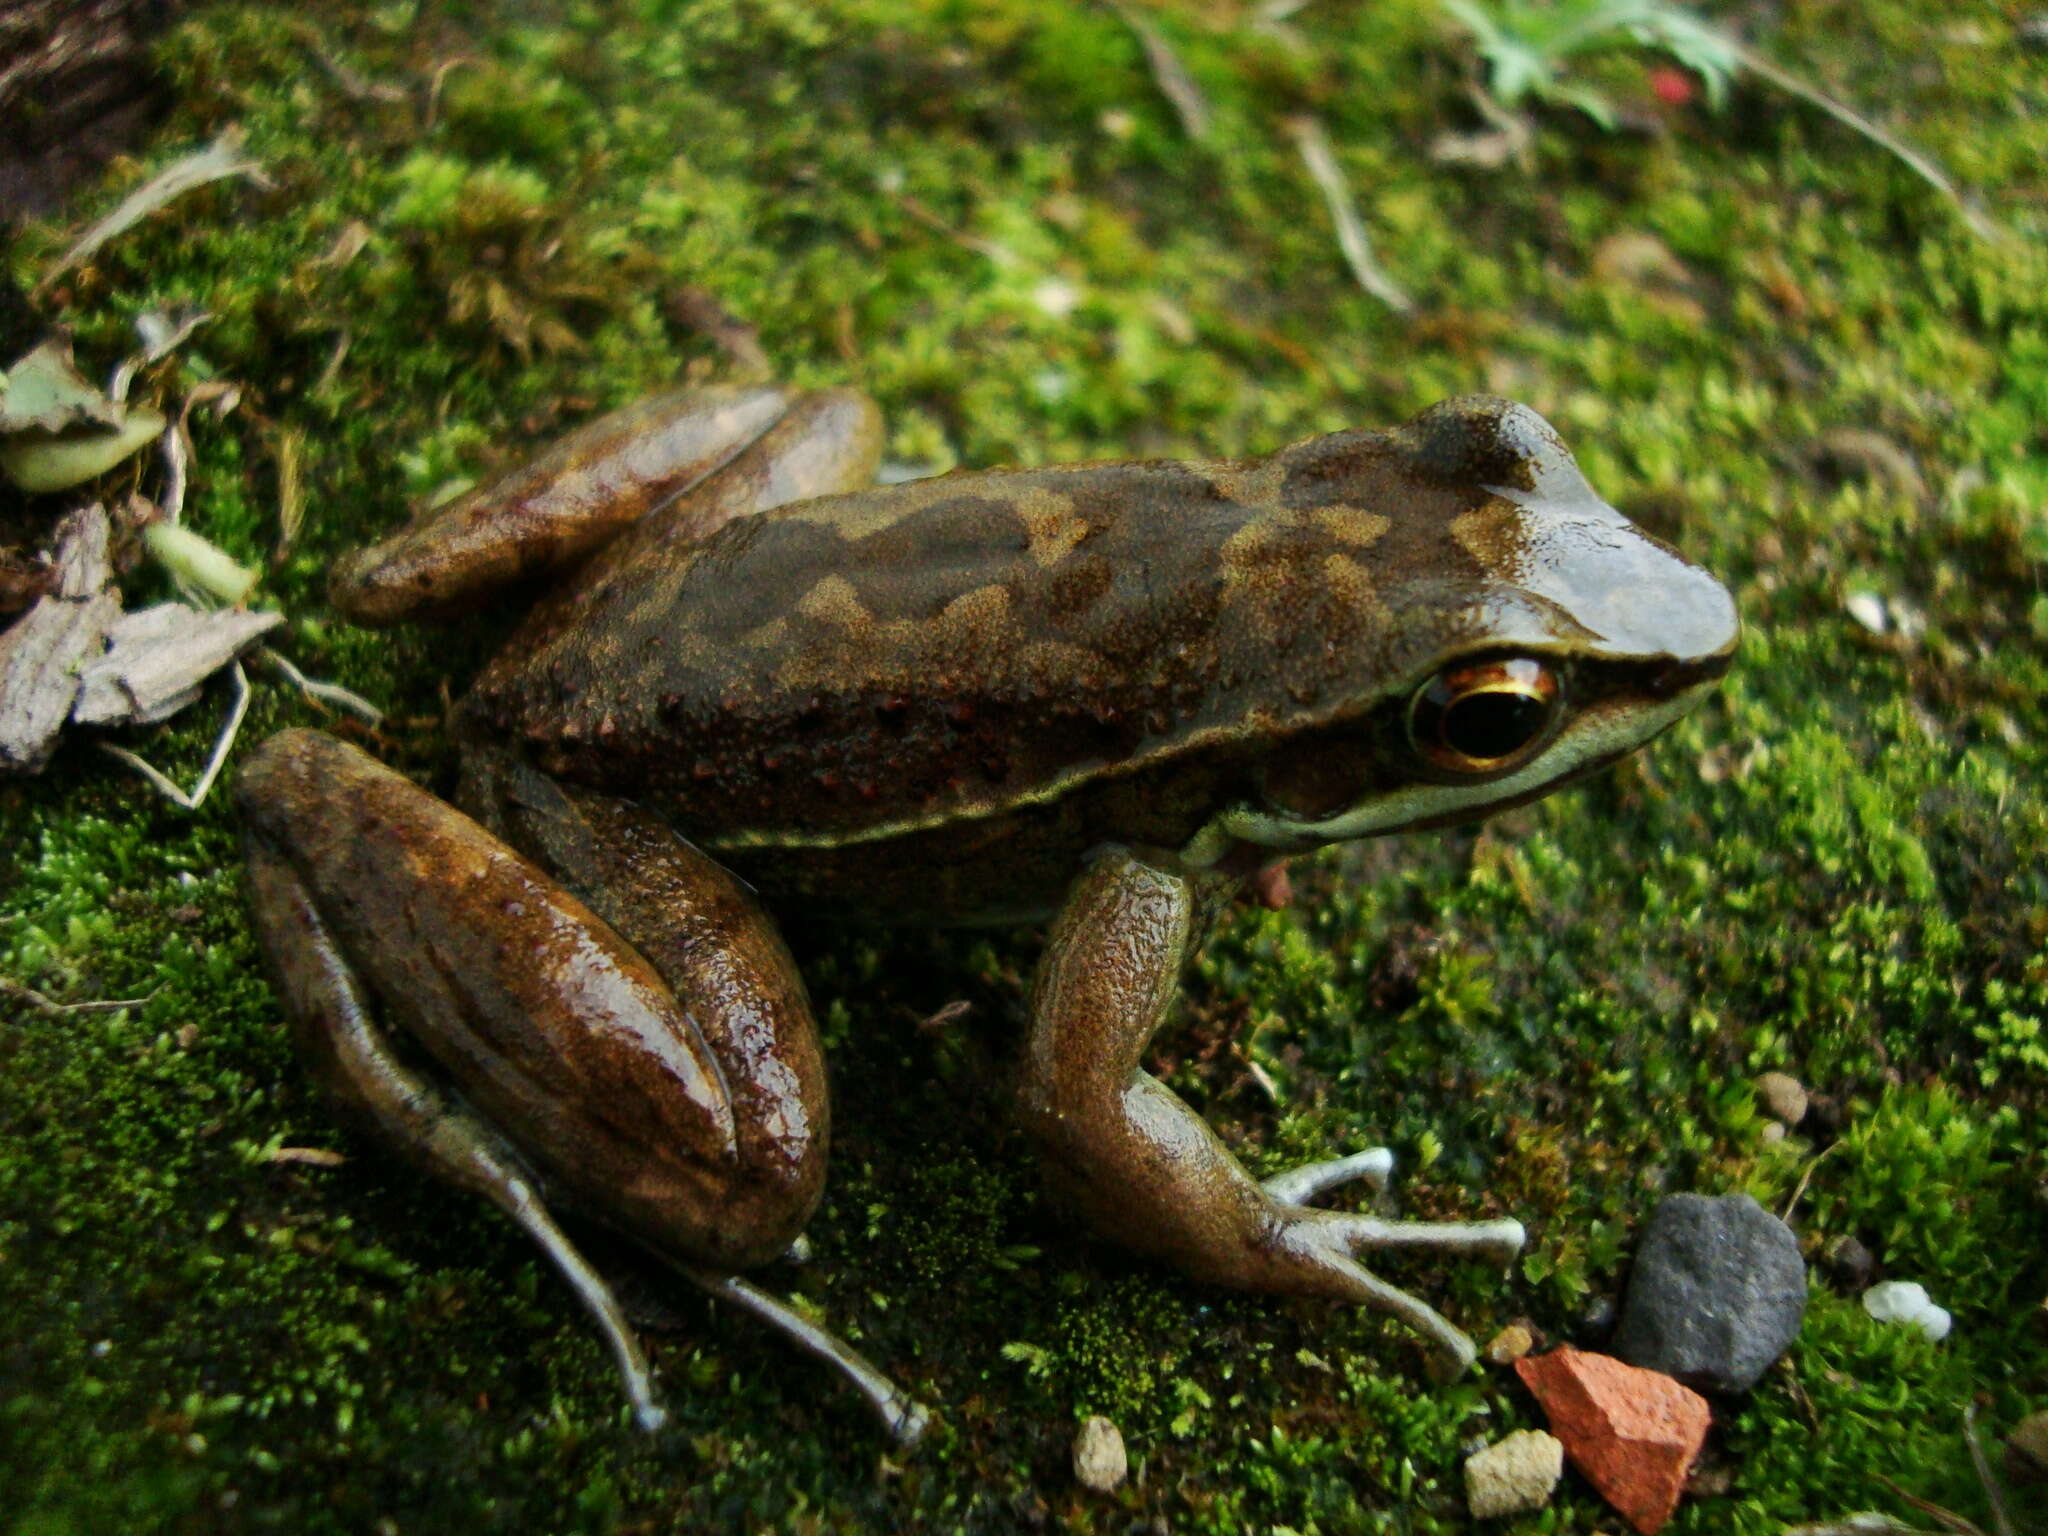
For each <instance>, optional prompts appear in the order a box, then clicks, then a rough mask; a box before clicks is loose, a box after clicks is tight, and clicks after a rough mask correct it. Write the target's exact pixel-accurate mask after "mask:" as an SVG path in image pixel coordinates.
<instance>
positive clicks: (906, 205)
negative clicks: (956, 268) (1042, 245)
mask: <svg viewBox="0 0 2048 1536" xmlns="http://www.w3.org/2000/svg"><path fill="white" fill-rule="evenodd" d="M896 206H897V207H899V208H901V209H902V210H903V211H904V212H905V213H907V214H909V215H910V216H911V217H912V218H913V219H915V220H917V222H918V223H920V224H922V225H924V226H925V228H927V229H934V230H937V231H938V232H939V233H940V234H942V235H944V236H945V237H946V238H947V239H948V240H951V241H953V242H954V243H955V244H958V245H961V246H964V247H966V248H967V249H968V250H970V251H973V252H974V253H975V254H976V255H978V256H986V257H987V258H988V259H989V260H990V261H992V262H994V263H995V264H996V265H997V266H999V267H1004V268H1010V267H1015V266H1016V265H1017V264H1018V262H1017V253H1016V252H1015V251H1013V250H1011V249H1010V248H1009V247H1008V246H1007V245H1004V244H1002V243H1001V242H1000V241H996V240H984V239H982V238H981V236H979V235H970V234H968V233H967V232H966V231H965V230H961V229H955V228H954V227H953V226H952V225H950V224H948V223H947V222H946V221H945V220H944V219H942V218H940V217H939V216H938V215H937V214H936V213H933V212H932V211H931V209H929V208H927V207H925V205H924V204H923V203H920V202H919V201H918V200H917V199H916V198H914V197H912V196H911V195H910V194H909V193H908V192H898V193H897V194H896Z"/></svg>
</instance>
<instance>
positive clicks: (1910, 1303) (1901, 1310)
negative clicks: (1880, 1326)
mask: <svg viewBox="0 0 2048 1536" xmlns="http://www.w3.org/2000/svg"><path fill="white" fill-rule="evenodd" d="M1863 1310H1864V1311H1865V1312H1868V1313H1869V1314H1870V1315H1871V1316H1872V1317H1874V1318H1876V1319H1877V1320H1878V1321H1879V1322H1880V1323H1910V1324H1912V1325H1913V1326H1914V1327H1916V1328H1918V1329H1919V1330H1920V1331H1921V1332H1922V1333H1924V1334H1926V1335H1927V1337H1928V1338H1930V1339H1932V1340H1934V1341H1935V1343H1937V1344H1939V1343H1940V1342H1941V1341H1942V1340H1943V1339H1945V1338H1947V1337H1948V1333H1949V1329H1950V1328H1951V1327H1952V1326H1953V1325H1954V1323H1955V1319H1954V1318H1953V1317H1951V1316H1950V1315H1949V1312H1948V1309H1947V1308H1946V1307H1937V1306H1936V1305H1935V1304H1934V1302H1933V1299H1932V1298H1930V1297H1929V1296H1928V1294H1927V1287H1926V1286H1924V1285H1922V1284H1921V1283H1920V1282H1919V1281H1918V1280H1887V1281H1885V1282H1884V1283H1883V1284H1882V1285H1873V1286H1872V1287H1871V1288H1870V1289H1869V1290H1867V1291H1865V1292H1864V1293H1863Z"/></svg>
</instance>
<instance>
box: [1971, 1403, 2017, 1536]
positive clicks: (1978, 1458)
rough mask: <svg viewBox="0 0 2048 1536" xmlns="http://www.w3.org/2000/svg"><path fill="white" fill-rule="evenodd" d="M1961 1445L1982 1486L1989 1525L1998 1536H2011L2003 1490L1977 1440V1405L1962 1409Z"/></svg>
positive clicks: (2009, 1518)
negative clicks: (1989, 1510) (1988, 1513)
mask: <svg viewBox="0 0 2048 1536" xmlns="http://www.w3.org/2000/svg"><path fill="white" fill-rule="evenodd" d="M1963 1443H1964V1444H1966V1445H1967V1446H1969V1448H1970V1465H1971V1466H1973V1467H1975V1468H1976V1469H1977V1481H1978V1482H1980V1483H1982V1484H1983V1485H1984V1498H1985V1500H1986V1501H1987V1502H1988V1503H1989V1504H1990V1505H1991V1524H1992V1527H1993V1529H1995V1530H1996V1531H1997V1532H1998V1536H2012V1517H2011V1516H2010V1515H2008V1514H2007V1513H2006V1508H2005V1488H2004V1487H2003V1485H2001V1484H2000V1483H1999V1481H1998V1477H1997V1474H1995V1473H1994V1472H1993V1471H1992V1470H1991V1460H1990V1458H1989V1457H1987V1456H1986V1455H1985V1454H1984V1447H1983V1446H1982V1445H1981V1444H1980V1443H1979V1442H1978V1440H1977V1405H1976V1403H1975V1402H1970V1403H1967V1404H1965V1405H1964V1407H1963Z"/></svg>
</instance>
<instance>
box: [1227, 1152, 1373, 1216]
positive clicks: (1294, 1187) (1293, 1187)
mask: <svg viewBox="0 0 2048 1536" xmlns="http://www.w3.org/2000/svg"><path fill="white" fill-rule="evenodd" d="M1393 1172H1394V1154H1393V1153H1392V1152H1390V1151H1388V1150H1387V1149H1386V1148H1385V1147H1369V1148H1367V1149H1366V1150H1365V1151H1363V1152H1353V1153H1352V1154H1351V1155H1350V1156H1349V1157H1332V1158H1329V1159H1326V1160H1325V1161H1323V1162H1319V1163H1303V1164H1302V1165H1301V1166H1300V1167H1299V1168H1289V1169H1288V1170H1287V1171H1286V1172H1285V1173H1276V1174H1274V1175H1273V1176H1272V1177H1271V1178H1270V1179H1267V1180H1265V1181H1264V1182H1263V1183H1261V1184H1260V1186H1259V1187H1260V1188H1261V1189H1263V1190H1265V1192H1266V1194H1267V1195H1268V1196H1269V1197H1270V1198H1271V1199H1273V1200H1275V1201H1277V1202H1278V1203H1279V1204H1281V1205H1307V1204H1308V1203H1309V1201H1311V1200H1313V1199H1315V1198H1316V1197H1317V1196H1318V1195H1323V1194H1327V1193H1329V1192H1330V1191H1331V1190H1333V1189H1337V1188H1339V1187H1340V1186H1342V1185H1345V1184H1350V1183H1353V1182H1355V1181H1357V1180H1360V1179H1363V1180H1364V1181H1365V1182H1366V1183H1367V1184H1370V1185H1371V1186H1372V1188H1373V1192H1374V1193H1375V1194H1377V1193H1378V1192H1379V1191H1380V1190H1383V1189H1385V1188H1386V1187H1387V1180H1388V1178H1390V1177H1391V1176H1392V1174H1393Z"/></svg>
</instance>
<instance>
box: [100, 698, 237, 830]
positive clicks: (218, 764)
mask: <svg viewBox="0 0 2048 1536" xmlns="http://www.w3.org/2000/svg"><path fill="white" fill-rule="evenodd" d="M229 675H230V676H231V677H233V678H234V680H235V704H234V708H233V709H231V710H230V711H229V712H228V723H227V724H226V725H225V726H223V727H222V728H221V733H220V736H219V737H218V739H216V740H215V742H214V744H213V756H212V757H210V758H208V759H207V762H206V771H205V772H204V773H202V774H200V775H199V782H198V783H197V784H195V785H193V786H192V792H191V793H190V794H187V793H186V792H185V791H184V790H182V789H180V788H178V786H177V785H176V784H173V783H172V782H171V781H170V780H169V779H167V778H165V777H164V776H163V775H162V774H161V773H159V772H158V771H157V770H156V769H154V768H152V767H151V766H150V765H149V764H148V763H146V762H144V761H143V760H142V759H141V758H140V757H137V756H136V755H135V754H134V753H133V752H130V751H129V750H128V749H127V748H126V747H117V746H115V745H114V744H113V743H112V742H107V741H103V742H101V743H100V744H99V748H100V750H101V751H102V752H105V753H107V754H108V755H109V756H111V757H118V758H119V759H120V760H121V761H122V762H124V763H126V764H127V765H128V766H129V767H130V768H133V769H134V770H135V771H136V772H137V773H139V774H141V775H142V776H143V777H144V778H145V779H147V780H149V782H150V783H152V784H154V785H155V786H156V787H157V788H158V789H159V790H161V791H162V792H163V793H164V795H165V796H166V797H167V798H168V799H170V800H172V801H174V802H175V803H177V804H178V805H181V806H183V807H184V808H185V809H186V810H188V811H196V810H198V809H199V807H200V805H201V804H202V803H203V802H204V801H205V799H206V796H207V793H208V791H210V790H211V789H212V788H213V781H214V780H215V779H217V778H219V777H220V771H221V769H222V767H224V766H225V765H226V763H227V760H228V750H229V748H231V747H233V746H234V744H235V737H236V736H237V735H239V734H240V733H241V729H242V717H243V716H244V715H246V714H248V712H249V675H248V673H246V672H244V671H243V670H242V664H241V663H240V662H239V661H238V662H236V663H234V665H233V666H232V667H231V668H230V669H229Z"/></svg>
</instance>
